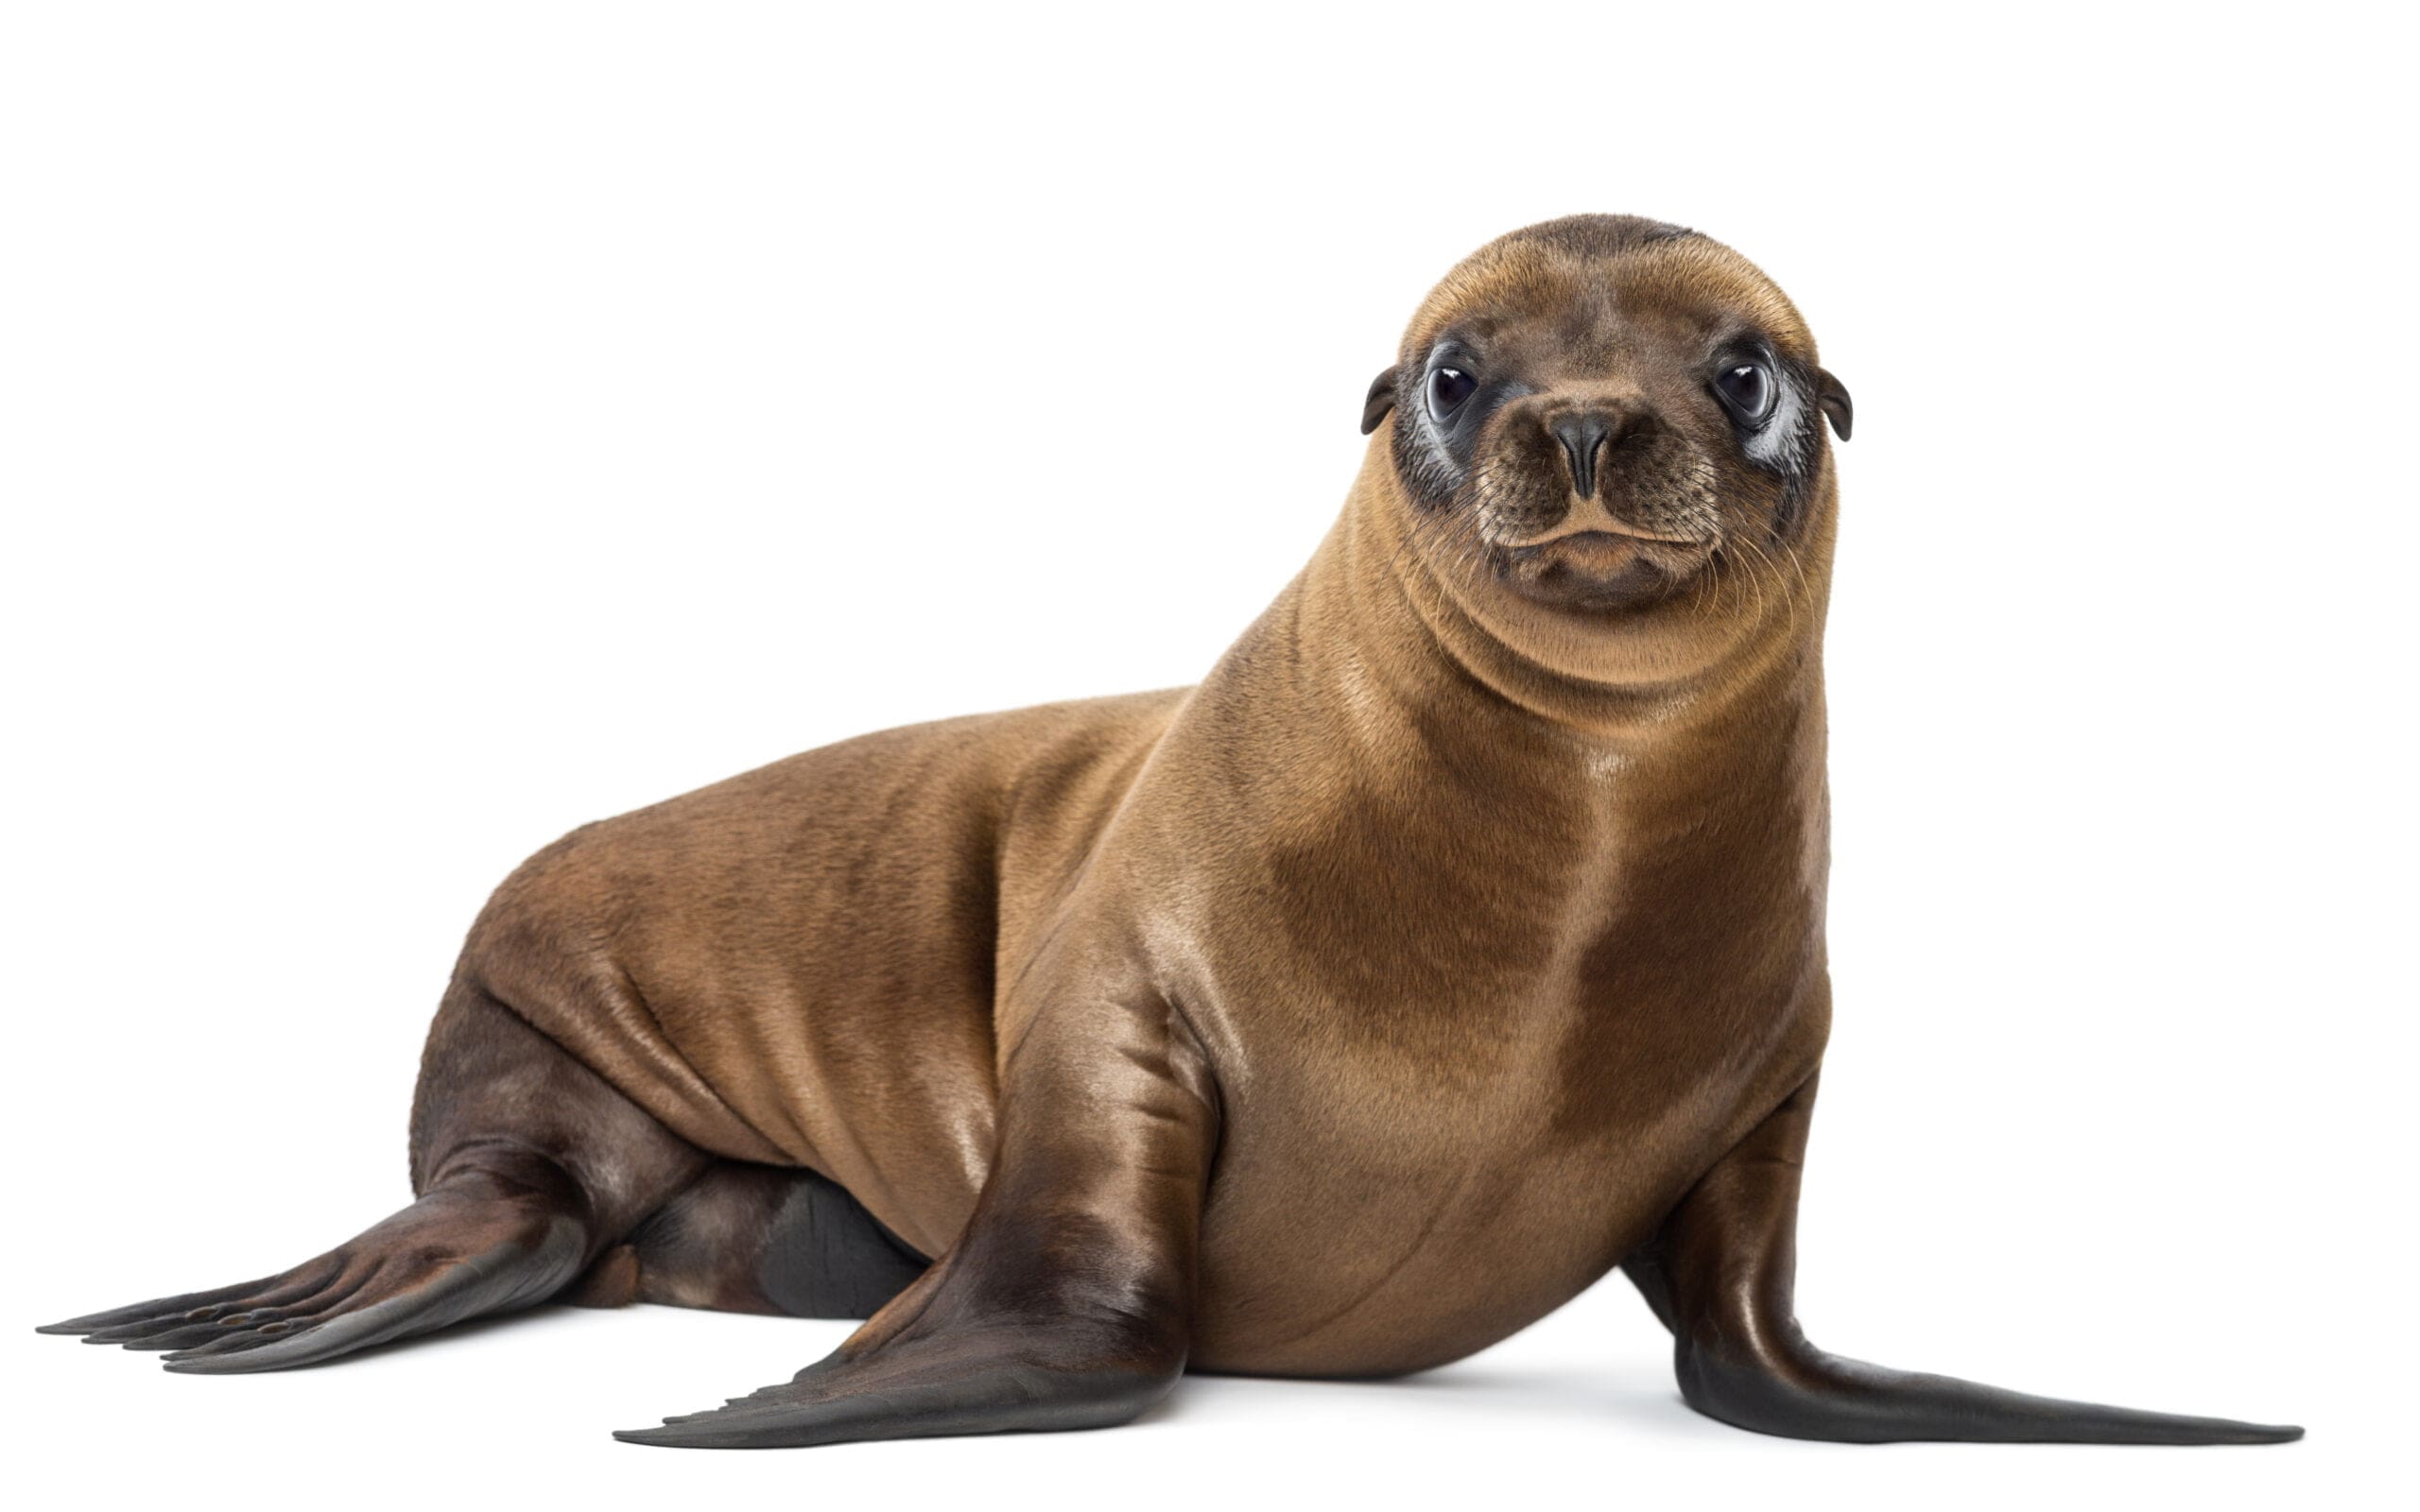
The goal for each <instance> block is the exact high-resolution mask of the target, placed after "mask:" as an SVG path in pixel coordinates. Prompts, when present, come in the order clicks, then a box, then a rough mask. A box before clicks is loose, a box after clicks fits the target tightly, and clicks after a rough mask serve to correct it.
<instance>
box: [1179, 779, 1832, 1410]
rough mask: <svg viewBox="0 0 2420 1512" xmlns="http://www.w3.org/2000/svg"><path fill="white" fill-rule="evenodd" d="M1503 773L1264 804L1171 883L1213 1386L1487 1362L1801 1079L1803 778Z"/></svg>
mask: <svg viewBox="0 0 2420 1512" xmlns="http://www.w3.org/2000/svg"><path fill="white" fill-rule="evenodd" d="M1533 754H1534V753H1533ZM1503 755H1504V753H1503V752H1502V751H1500V750H1499V751H1498V752H1497V753H1496V756H1497V759H1496V760H1494V761H1492V762H1486V763H1476V764H1473V765H1468V766H1460V765H1457V764H1455V763H1454V762H1452V761H1451V760H1450V759H1446V760H1441V761H1439V762H1437V763H1435V764H1434V765H1432V767H1431V770H1430V772H1429V774H1428V776H1429V780H1428V781H1426V782H1424V783H1422V784H1420V785H1418V786H1411V787H1402V788H1397V789H1394V790H1392V791H1390V789H1389V788H1387V787H1386V786H1385V785H1384V784H1379V783H1356V784H1350V785H1347V786H1344V787H1341V788H1339V789H1334V790H1332V798H1331V801H1330V802H1328V803H1327V804H1325V805H1323V806H1320V807H1317V808H1298V809H1294V810H1292V811H1289V812H1288V813H1287V814H1285V815H1283V816H1276V815H1271V816H1266V818H1267V823H1266V826H1265V828H1263V829H1262V830H1260V831H1259V833H1258V834H1257V836H1256V842H1257V843H1255V844H1253V845H1250V846H1246V847H1240V848H1236V849H1233V850H1228V851H1221V852H1220V862H1219V866H1218V868H1216V883H1215V885H1207V886H1204V885H1201V883H1200V882H1199V880H1198V877H1199V874H1198V873H1196V878H1197V880H1196V881H1195V882H1194V883H1192V884H1191V885H1189V886H1188V889H1187V890H1188V892H1189V893H1190V895H1191V897H1192V899H1193V900H1194V902H1193V908H1194V910H1195V911H1197V912H1200V913H1201V924H1200V926H1199V927H1198V928H1194V929H1192V930H1190V931H1189V932H1188V931H1185V930H1179V931H1177V933H1179V934H1180V935H1183V936H1184V937H1185V940H1186V947H1187V949H1189V951H1190V953H1191V954H1190V956H1189V958H1188V959H1186V960H1184V962H1182V963H1180V964H1177V965H1175V966H1174V967H1173V968H1172V969H1171V970H1170V971H1169V972H1168V976H1169V979H1170V980H1172V981H1175V982H1178V983H1180V984H1181V987H1180V988H1179V990H1180V992H1181V994H1182V995H1183V996H1184V998H1185V999H1186V1000H1187V1001H1186V1002H1185V1008H1186V1011H1187V1013H1188V1014H1189V1015H1190V1016H1192V1018H1193V1019H1194V1021H1195V1022H1196V1024H1197V1027H1198V1032H1199V1033H1200V1034H1201V1037H1202V1038H1203V1040H1204V1041H1205V1044H1206V1045H1207V1046H1208V1047H1209V1048H1210V1051H1211V1054H1212V1056H1213V1058H1214V1060H1215V1061H1216V1063H1217V1064H1216V1070H1217V1075H1218V1081H1219V1092H1220V1097H1221V1100H1222V1105H1223V1111H1224V1115H1225V1120H1224V1124H1223V1133H1222V1140H1221V1145H1220V1150H1219V1161H1218V1165H1217V1167H1216V1170H1215V1172H1214V1176H1213V1179H1212V1189H1211V1193H1210V1196H1209V1202H1208V1207H1207V1210H1206V1213H1205V1230H1204V1240H1203V1243H1204V1276H1203V1317H1202V1323H1201V1331H1200V1334H1199V1342H1198V1345H1197V1361H1198V1363H1199V1364H1201V1365H1202V1366H1206V1367H1210V1368H1228V1369H1236V1370H1248V1371H1254V1372H1281V1373H1282V1372H1302V1373H1347V1374H1352V1373H1389V1372H1394V1371H1402V1370H1411V1369H1419V1368H1424V1367H1426V1366H1433V1365H1437V1364H1441V1363H1443V1362H1444V1361H1447V1360H1451V1359H1455V1358H1459V1357H1461V1356H1462V1355H1464V1354H1467V1353H1470V1352H1472V1351H1473V1350H1476V1349H1481V1348H1484V1347H1485V1346H1486V1345H1488V1344H1490V1343H1493V1342H1495V1340H1496V1339H1499V1338H1502V1337H1504V1336H1505V1335H1507V1334H1509V1333H1511V1332H1513V1331H1515V1330H1517V1329H1519V1328H1522V1327H1524V1326H1526V1325H1527V1324H1529V1323H1530V1322H1532V1321H1534V1320H1535V1319H1536V1318H1537V1317H1539V1316H1542V1315H1544V1314H1546V1313H1547V1312H1548V1311H1551V1310H1552V1309H1553V1308H1555V1307H1556V1306H1559V1305H1560V1304H1562V1303H1563V1302H1564V1301H1566V1300H1568V1299H1569V1298H1570V1297H1572V1296H1574V1295H1576V1294H1577V1293H1578V1292H1579V1291H1580V1290H1582V1288H1584V1287H1585V1286H1587V1285H1588V1284H1589V1283H1590V1282H1592V1281H1593V1280H1596V1279H1598V1278H1599V1277H1600V1276H1601V1275H1603V1274H1604V1273H1605V1272H1606V1271H1607V1270H1608V1269H1610V1268H1611V1267H1612V1266H1613V1265H1615V1264H1616V1263H1618V1262H1619V1261H1620V1259H1621V1258H1622V1256H1623V1255H1624V1254H1626V1253H1627V1252H1628V1251H1629V1250H1631V1249H1633V1248H1634V1247H1635V1246H1637V1245H1638V1244H1640V1243H1641V1242H1643V1241H1644V1240H1645V1239H1646V1238H1647V1237H1648V1235H1649V1233H1650V1232H1651V1229H1652V1228H1653V1225H1654V1224H1655V1223H1656V1222H1657V1221H1658V1220H1659V1219H1660V1217H1661V1216H1662V1214H1663V1213H1664V1212H1665V1211H1668V1209H1669V1208H1670V1207H1671V1205H1672V1204H1673V1203H1675V1202H1676V1201H1678V1199H1679V1198H1680V1196H1681V1195H1682V1194H1684V1193H1685V1191H1686V1190H1687V1188H1688V1186H1689V1184H1690V1183H1691V1182H1692V1181H1694V1180H1695V1178H1696V1177H1698V1176H1699V1175H1700V1174H1702V1173H1703V1171H1704V1170H1705V1168H1706V1167H1707V1166H1709V1165H1710V1164H1712V1162H1713V1161H1714V1160H1716V1159H1717V1158H1718V1157H1719V1156H1720V1154H1721V1153H1722V1152H1723V1151H1724V1150H1725V1149H1727V1148H1728V1147H1729V1146H1730V1145H1731V1144H1732V1143H1736V1142H1737V1140H1738V1139H1739V1138H1740V1137H1742V1136H1743V1135H1744V1134H1745V1133H1746V1131H1747V1130H1748V1129H1749V1128H1750V1127H1752V1126H1753V1125H1754V1124H1755V1121H1756V1120H1757V1118H1759V1117H1761V1116H1762V1114H1763V1113H1764V1112H1765V1111H1766V1110H1767V1109H1769V1108H1771V1107H1772V1106H1773V1105H1774V1104H1775V1103H1777V1102H1778V1101H1779V1100H1780V1099H1781V1098H1782V1097H1783V1096H1786V1095H1787V1094H1788V1092H1789V1091H1790V1090H1791V1089H1792V1088H1793V1087H1795V1086H1796V1085H1798V1083H1799V1082H1801V1081H1803V1080H1804V1079H1805V1077H1806V1075H1807V1074H1810V1073H1811V1072H1812V1070H1813V1068H1814V1065H1815V1063H1816V1060H1817V1058H1818V1057H1819V1056H1820V1053H1821V1048H1822V1043H1823V1038H1824V1028H1825V1023H1826V1018H1827V1010H1828V1000H1827V997H1826V994H1825V990H1824V966H1823V955H1822V946H1821V922H1822V907H1823V899H1822V883H1821V879H1822V875H1823V868H1822V854H1821V850H1822V835H1821V831H1822V806H1821V805H1822V798H1821V789H1820V783H1819V784H1817V785H1816V787H1815V789H1814V791H1812V792H1811V793H1810V792H1807V791H1806V790H1805V789H1804V788H1803V787H1802V786H1801V784H1799V783H1797V782H1795V781H1793V780H1790V779H1792V778H1793V777H1794V773H1793V771H1792V770H1791V764H1790V763H1789V762H1787V761H1781V760H1774V761H1767V762H1763V763H1751V764H1746V765H1742V766H1741V767H1740V769H1737V770H1734V771H1730V772H1705V771H1701V772H1699V773H1697V774H1695V775H1694V777H1693V778H1692V779H1691V780H1688V781H1674V780H1672V774H1670V773H1666V772H1658V771H1656V770H1654V769H1653V768H1648V769H1645V770H1642V769H1640V768H1639V767H1638V766H1636V765H1634V764H1629V763H1625V762H1623V761H1620V760H1618V759H1613V758H1607V757H1603V756H1598V757H1596V758H1594V759H1590V758H1588V757H1586V756H1585V755H1583V756H1582V758H1580V759H1577V760H1553V761H1530V762H1527V763H1524V762H1520V761H1513V762H1507V761H1505V760H1503V759H1501V758H1502V756H1503ZM1709 778H1711V779H1712V780H1711V781H1708V780H1707V779H1709ZM1186 912H1187V909H1186V906H1185V905H1184V903H1178V904H1176V905H1175V906H1173V907H1172V908H1171V910H1170V913H1171V916H1172V917H1178V918H1183V917H1184V915H1185V914H1186Z"/></svg>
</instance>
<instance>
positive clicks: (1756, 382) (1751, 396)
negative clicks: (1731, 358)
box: [1714, 362, 1773, 421]
mask: <svg viewBox="0 0 2420 1512" xmlns="http://www.w3.org/2000/svg"><path fill="white" fill-rule="evenodd" d="M1714 391H1715V392H1716V393H1717V394H1719V395H1720V396H1721V399H1722V402H1723V403H1724V404H1728V405H1730V406H1731V412H1732V413H1733V414H1735V415H1737V416H1738V417H1739V418H1740V419H1741V420H1744V421H1760V420H1762V419H1764V418H1765V417H1766V416H1767V415H1768V414H1770V413H1772V407H1773V375H1772V373H1770V372H1768V371H1766V370H1765V365H1764V364H1763V363H1761V362H1744V363H1741V364H1740V365H1739V366H1738V367H1737V368H1733V369H1729V370H1728V371H1725V372H1723V373H1722V374H1720V376H1718V377H1717V378H1716V379H1715V380H1714Z"/></svg>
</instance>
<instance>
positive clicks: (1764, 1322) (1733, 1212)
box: [1623, 1081, 2303, 1444]
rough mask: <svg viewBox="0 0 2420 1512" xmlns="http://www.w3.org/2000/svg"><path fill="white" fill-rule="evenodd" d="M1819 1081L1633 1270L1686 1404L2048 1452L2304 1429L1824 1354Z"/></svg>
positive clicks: (1842, 1432) (2252, 1438)
mask: <svg viewBox="0 0 2420 1512" xmlns="http://www.w3.org/2000/svg"><path fill="white" fill-rule="evenodd" d="M1814 1107H1815V1085H1814V1083H1813V1082H1812V1081H1809V1082H1808V1083H1807V1084H1806V1086H1805V1087H1802V1088H1800V1089H1799V1090H1798V1091H1797V1092H1795V1093H1794V1094H1792V1095H1791V1096H1790V1097H1789V1100H1787V1101H1786V1102H1784V1103H1783V1104H1782V1105H1781V1107H1779V1108H1776V1109H1774V1110H1773V1112H1772V1115H1771V1116H1770V1117H1768V1118H1767V1119H1766V1120H1765V1121H1764V1122H1763V1123H1762V1124H1760V1125H1757V1126H1756V1129H1755V1132H1754V1133H1752V1134H1750V1135H1749V1136H1748V1138H1747V1139H1745V1140H1743V1141H1741V1142H1740V1144H1739V1147H1738V1148H1737V1149H1735V1150H1733V1151H1732V1152H1731V1153H1730V1154H1729V1155H1727V1156H1725V1157H1723V1159H1722V1160H1720V1162H1718V1163H1717V1164H1716V1166H1715V1167H1714V1169H1713V1170H1711V1171H1709V1172H1707V1173H1706V1175H1705V1176H1704V1177H1703V1178H1702V1179H1701V1180H1700V1181H1699V1182H1698V1184H1697V1185H1696V1186H1695V1187H1694V1188H1692V1189H1691V1190H1690V1192H1689V1194H1688V1195H1687V1196H1686V1197H1684V1198H1683V1199H1682V1201H1681V1205H1680V1207H1679V1208H1677V1209H1675V1210H1674V1211H1673V1212H1672V1215H1671V1216H1670V1217H1669V1218H1668V1219H1667V1220H1666V1221H1665V1224H1664V1228H1663V1229H1662V1231H1661V1232H1660V1233H1659V1234H1658V1235H1657V1236H1656V1239H1655V1242H1654V1244H1653V1245H1651V1246H1650V1247H1649V1249H1648V1250H1647V1251H1646V1252H1645V1253H1643V1254H1640V1255H1637V1256H1634V1257H1633V1258H1632V1259H1631V1260H1630V1261H1629V1262H1628V1263H1626V1264H1625V1265H1624V1267H1623V1268H1624V1269H1625V1270H1627V1271H1628V1272H1629V1273H1630V1277H1631V1280H1633V1281H1634V1282H1636V1283H1637V1285H1638V1289H1639V1290H1640V1291H1641V1292H1642V1293H1644V1294H1645V1295H1646V1297H1647V1300H1648V1303H1649V1305H1650V1306H1651V1307H1653V1308H1654V1309H1655V1312H1656V1314H1657V1315H1658V1316H1659V1317H1661V1318H1662V1319H1663V1320H1664V1322H1665V1324H1666V1325H1667V1326H1668V1327H1669V1328H1670V1329H1671V1330H1672V1339H1673V1364H1674V1368H1675V1370H1676V1372H1677V1373H1678V1375H1679V1377H1680V1383H1681V1396H1682V1398H1683V1400H1686V1401H1687V1402H1688V1404H1689V1405H1690V1406H1692V1407H1695V1408H1696V1409H1697V1410H1698V1411H1700V1412H1702V1413H1703V1414H1705V1415H1706V1416H1707V1417H1715V1418H1720V1420H1721V1421H1723V1422H1727V1423H1730V1424H1733V1425H1734V1426H1736V1427H1739V1428H1747V1429H1753V1430H1754V1431H1755V1432H1757V1433H1760V1434H1775V1435H1780V1436H1782V1437H1785V1438H1821V1439H1831V1440H1836V1441H1840V1442H1846V1443H1865V1444H1876V1443H1889V1442H1893V1441H1897V1440H1903V1439H1958V1440H1964V1441H1968V1442H1982V1443H2046V1444H2280V1443H2285V1442H2288V1441H2290V1440H2292V1439H2296V1438H2300V1437H2301V1436H2302V1435H2303V1431H2302V1430H2301V1429H2299V1428H2290V1427H2270V1426H2266V1425H2263V1424H2259V1423H2242V1422H2235V1421H2231V1420H2229V1419H2227V1418H2224V1417H2174V1416H2171V1415H2169V1414H2167V1413H2156V1412H2137V1411H2135V1410H2134V1409H2133V1408H2129V1407H2103V1406H2099V1405H2096V1404H2094V1403H2091V1402H2083V1401H2060V1400H2055V1399H2052V1398H2049V1397H2031V1396H2026V1395H2024V1394H2023V1393H2021V1392H2014V1391H2003V1390H2001V1389H1999V1388H1998V1387H1997V1386H1985V1385H1978V1384H1976V1383H1974V1382H1971V1381H1958V1380H1953V1379H1951V1378H1950V1377H1948V1376H1933V1375H1917V1374H1913V1373H1910V1372H1909V1371H1904V1370H1890V1369H1885V1368H1883V1367H1882V1366H1874V1365H1868V1364H1866V1363H1865V1362H1864V1361H1862V1360H1849V1359H1843V1358H1842V1357H1841V1356H1839V1355H1836V1354H1827V1353H1825V1352H1824V1351H1823V1350H1821V1349H1817V1348H1815V1346H1813V1345H1812V1344H1809V1343H1808V1342H1807V1340H1806V1334H1805V1333H1803V1332H1800V1331H1799V1327H1798V1320H1797V1318H1796V1317H1795V1316H1793V1315H1792V1308H1793V1305H1794V1304H1793V1300H1792V1291H1793V1286H1794V1281H1795V1274H1796V1268H1797V1247H1796V1246H1797V1229H1798V1178H1799V1172H1800V1166H1801V1160H1802V1159H1803V1157H1804V1155H1805V1152H1806V1128H1807V1124H1808V1121H1809V1119H1810V1117H1811V1116H1812V1114H1813V1111H1814Z"/></svg>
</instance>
